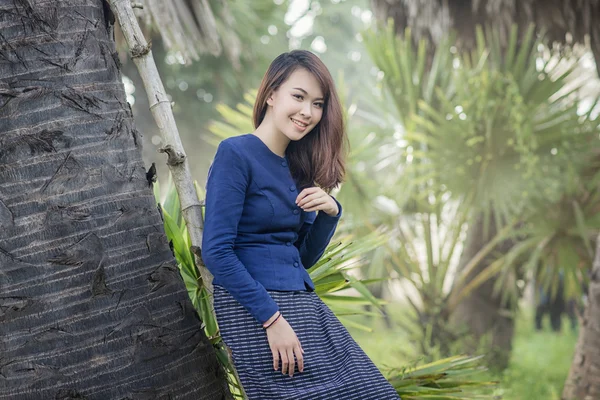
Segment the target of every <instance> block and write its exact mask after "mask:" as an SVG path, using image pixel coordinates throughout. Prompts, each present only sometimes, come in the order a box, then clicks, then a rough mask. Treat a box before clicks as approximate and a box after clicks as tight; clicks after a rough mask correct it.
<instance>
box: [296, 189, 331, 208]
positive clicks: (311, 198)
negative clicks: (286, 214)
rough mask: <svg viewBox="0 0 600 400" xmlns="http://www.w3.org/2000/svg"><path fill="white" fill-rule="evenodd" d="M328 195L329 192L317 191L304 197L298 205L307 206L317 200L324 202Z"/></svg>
mask: <svg viewBox="0 0 600 400" xmlns="http://www.w3.org/2000/svg"><path fill="white" fill-rule="evenodd" d="M327 197H328V194H327V193H325V192H320V193H315V194H311V195H310V196H306V197H305V198H304V199H302V200H301V201H300V202H299V203H298V206H300V207H305V206H306V205H307V204H308V203H310V202H311V201H313V202H314V201H317V202H323V201H325V202H326V201H327Z"/></svg>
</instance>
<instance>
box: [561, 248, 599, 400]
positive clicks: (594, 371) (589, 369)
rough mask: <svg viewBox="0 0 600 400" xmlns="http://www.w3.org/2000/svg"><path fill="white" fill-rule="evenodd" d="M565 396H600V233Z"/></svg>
mask: <svg viewBox="0 0 600 400" xmlns="http://www.w3.org/2000/svg"><path fill="white" fill-rule="evenodd" d="M579 329H580V330H579V339H578V341H577V346H576V347H575V356H574V357H573V363H572V364H571V371H570V372H569V377H568V378H567V382H566V383H565V388H564V391H563V394H562V398H563V400H595V399H600V236H599V237H598V239H597V242H596V258H595V260H594V266H593V269H592V274H591V279H590V286H589V289H588V300H587V304H586V307H585V311H584V313H583V318H582V320H581V324H580V328H579Z"/></svg>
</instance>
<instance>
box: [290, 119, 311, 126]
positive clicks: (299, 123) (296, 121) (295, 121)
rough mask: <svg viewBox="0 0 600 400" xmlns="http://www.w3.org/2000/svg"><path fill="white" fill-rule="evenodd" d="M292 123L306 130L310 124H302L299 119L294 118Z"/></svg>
mask: <svg viewBox="0 0 600 400" xmlns="http://www.w3.org/2000/svg"><path fill="white" fill-rule="evenodd" d="M292 121H293V122H294V123H295V124H296V125H300V126H301V127H303V128H306V127H307V126H308V124H305V123H304V122H300V121H298V120H297V119H294V118H292Z"/></svg>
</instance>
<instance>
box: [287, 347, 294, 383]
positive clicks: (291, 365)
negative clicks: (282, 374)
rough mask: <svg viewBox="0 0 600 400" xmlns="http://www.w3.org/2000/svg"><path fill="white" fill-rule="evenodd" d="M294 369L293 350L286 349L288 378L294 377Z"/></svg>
mask: <svg viewBox="0 0 600 400" xmlns="http://www.w3.org/2000/svg"><path fill="white" fill-rule="evenodd" d="M295 367H296V363H295V362H294V349H293V348H291V349H288V372H289V375H290V378H291V377H292V376H294V370H295Z"/></svg>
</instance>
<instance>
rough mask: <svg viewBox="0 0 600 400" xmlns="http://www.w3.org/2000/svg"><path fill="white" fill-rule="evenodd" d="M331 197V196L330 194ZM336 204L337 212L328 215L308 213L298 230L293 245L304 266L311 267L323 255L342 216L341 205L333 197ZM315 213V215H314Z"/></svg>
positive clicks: (320, 212)
mask: <svg viewBox="0 0 600 400" xmlns="http://www.w3.org/2000/svg"><path fill="white" fill-rule="evenodd" d="M332 197H333V196H332ZM333 199H334V200H335V202H336V203H337V205H338V209H339V212H338V214H337V215H335V216H330V215H327V214H325V213H324V212H322V211H319V212H318V213H316V212H312V213H309V216H308V217H307V219H306V220H305V221H304V223H303V224H302V227H301V228H300V231H299V232H298V240H296V243H295V246H296V247H297V248H298V251H299V252H300V259H301V260H302V265H303V266H304V268H306V269H309V268H310V267H312V266H313V265H314V264H315V263H316V262H317V261H319V259H320V258H321V256H322V255H323V253H324V252H325V249H326V248H327V245H328V244H329V242H330V241H331V238H332V237H333V234H334V233H335V229H336V227H337V224H338V222H339V220H340V217H341V216H342V205H341V204H340V203H339V202H338V201H337V199H336V198H335V197H333ZM315 214H317V215H316V217H315Z"/></svg>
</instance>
